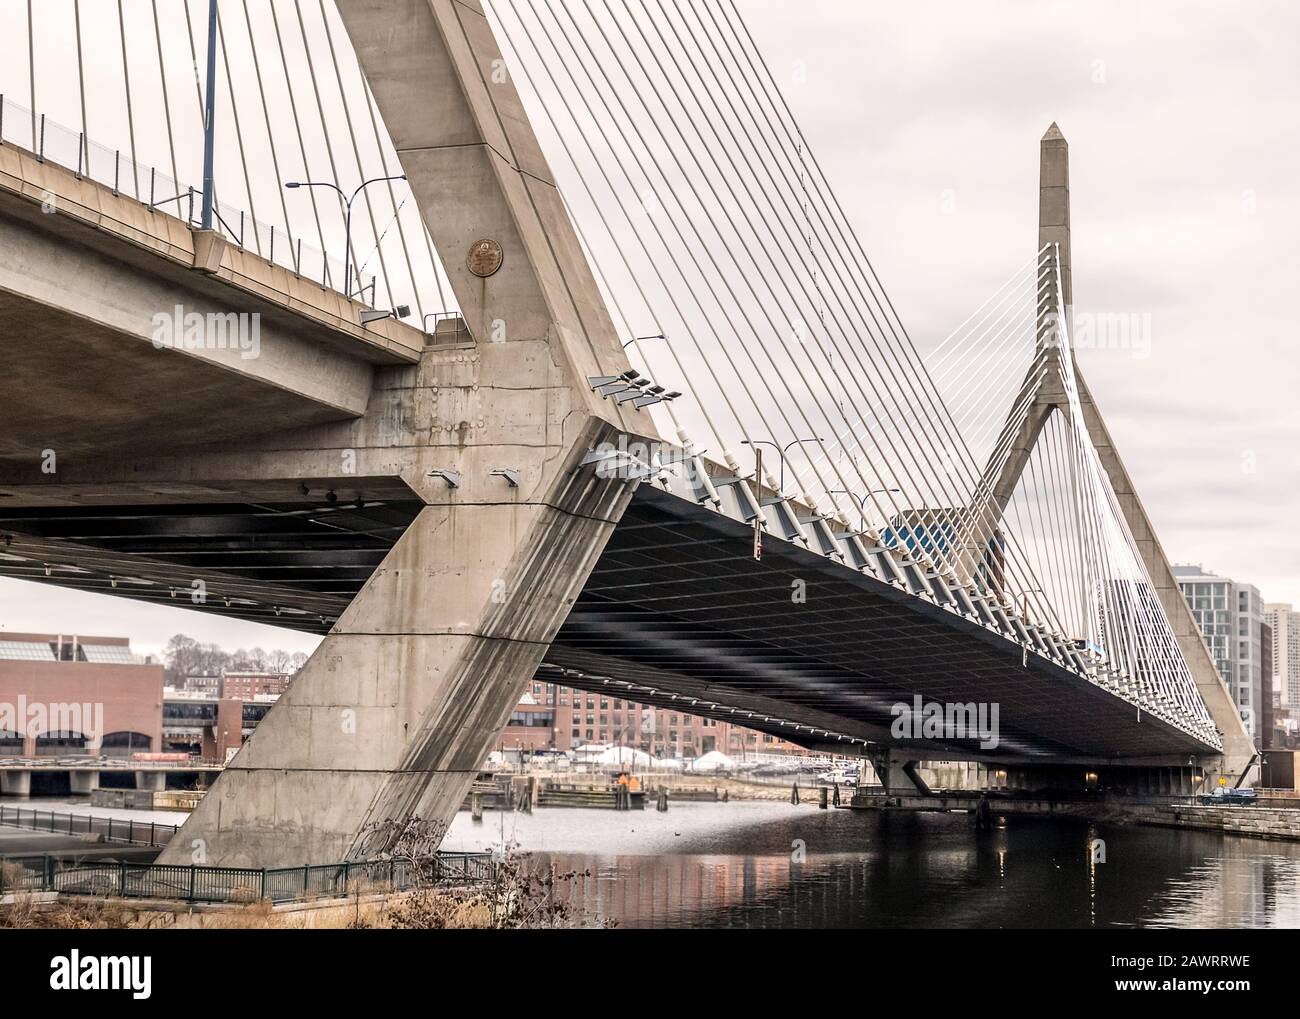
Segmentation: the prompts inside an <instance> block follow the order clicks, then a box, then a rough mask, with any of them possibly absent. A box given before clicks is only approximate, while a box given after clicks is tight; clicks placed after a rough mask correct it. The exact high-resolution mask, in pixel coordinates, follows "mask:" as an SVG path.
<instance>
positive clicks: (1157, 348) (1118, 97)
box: [0, 0, 1300, 651]
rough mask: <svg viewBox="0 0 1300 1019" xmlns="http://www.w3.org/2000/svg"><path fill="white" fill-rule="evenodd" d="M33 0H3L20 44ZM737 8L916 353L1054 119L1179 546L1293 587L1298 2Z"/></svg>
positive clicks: (53, 618)
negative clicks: (1125, 336)
mask: <svg viewBox="0 0 1300 1019" xmlns="http://www.w3.org/2000/svg"><path fill="white" fill-rule="evenodd" d="M277 2H283V0H277ZM20 6H21V5H19V4H17V3H15V2H13V0H3V3H0V15H3V17H4V18H5V19H6V27H7V28H12V29H14V31H10V32H7V33H6V34H7V35H8V36H9V40H10V43H11V44H13V45H14V46H18V45H19V44H21V42H22V33H21V31H18V30H19V29H20V28H21V22H15V23H14V24H12V25H10V24H9V22H10V21H12V19H13V18H14V17H16V14H17V12H19V11H20ZM128 8H130V3H128ZM741 8H742V10H743V11H744V13H745V15H746V19H747V21H748V23H749V25H750V28H751V30H752V31H753V33H754V35H755V37H756V39H757V42H758V44H759V46H760V48H761V49H762V50H763V52H764V53H765V54H766V56H767V58H768V60H769V63H770V64H771V66H772V68H773V71H774V74H775V75H776V77H777V78H778V80H780V81H781V82H782V84H783V87H784V88H785V91H786V95H787V97H788V98H789V100H790V102H791V105H792V106H793V107H794V110H795V113H796V116H797V117H798V119H799V121H800V123H801V125H802V128H803V131H804V134H805V136H806V137H807V138H808V139H809V140H810V142H811V144H812V146H813V148H814V150H815V151H816V153H817V155H818V157H819V158H820V160H821V163H822V165H823V168H824V169H825V171H826V174H827V176H828V177H829V179H830V181H831V183H832V185H833V186H834V187H835V188H836V190H837V192H838V196H839V198H840V200H841V202H842V203H843V205H844V207H845V209H846V211H847V214H848V216H849V218H850V219H851V220H852V222H853V223H854V224H855V226H856V228H857V230H858V233H859V235H860V237H861V238H862V240H863V242H864V244H865V246H866V248H867V251H868V253H869V255H870V256H871V258H872V261H873V264H874V265H875V268H876V270H877V271H878V272H879V274H880V276H881V278H882V280H883V282H884V284H885V286H886V287H888V289H889V293H890V295H891V297H892V299H893V303H894V306H895V307H896V308H897V310H898V313H899V315H900V316H901V318H902V320H903V322H904V323H905V324H906V325H907V327H908V329H909V331H910V333H911V335H912V337H913V339H914V340H915V341H916V343H917V345H918V347H920V348H921V349H922V351H925V350H926V349H928V348H930V347H932V346H934V344H935V343H937V342H938V341H939V340H941V339H942V338H943V337H944V336H946V335H947V334H948V333H949V332H950V331H951V330H952V329H953V328H954V327H955V326H956V325H957V324H958V323H960V322H961V321H962V320H963V319H964V318H965V317H966V316H967V315H968V314H969V313H970V312H971V311H972V310H974V309H975V308H976V307H977V306H978V305H980V303H981V302H982V301H984V299H985V298H986V297H987V296H988V295H989V294H990V293H991V292H992V291H993V290H994V289H995V288H996V287H997V286H998V285H999V284H1001V283H1002V282H1003V281H1004V280H1005V279H1007V277H1008V276H1010V275H1011V273H1012V272H1013V271H1014V270H1015V269H1016V267H1017V266H1019V265H1021V264H1022V263H1023V262H1024V261H1025V259H1026V258H1028V257H1029V256H1030V255H1031V254H1032V253H1033V250H1034V247H1035V241H1036V232H1035V231H1036V216H1037V172H1038V140H1039V138H1040V137H1041V135H1042V134H1043V132H1044V130H1045V129H1046V128H1047V126H1048V124H1050V123H1051V122H1052V121H1056V122H1057V123H1058V124H1059V125H1060V127H1061V130H1062V131H1063V132H1064V134H1065V136H1066V138H1067V139H1068V140H1069V142H1070V146H1071V150H1070V155H1071V187H1072V202H1073V228H1074V229H1073V258H1074V298H1075V309H1076V315H1077V314H1078V313H1079V312H1080V311H1083V312H1089V313H1131V314H1137V315H1139V316H1149V322H1150V333H1149V342H1150V348H1149V351H1147V350H1146V344H1145V342H1144V343H1143V344H1142V345H1141V349H1138V350H1085V351H1081V352H1080V354H1079V360H1080V363H1081V365H1082V368H1083V370H1084V372H1085V373H1086V374H1087V376H1088V379H1089V382H1090V384H1091V388H1092V390H1093V393H1094V396H1095V397H1096V399H1097V401H1098V403H1099V404H1100V405H1101V408H1102V411H1103V414H1104V416H1105V418H1106V420H1107V422H1108V424H1109V426H1110V429H1111V432H1112V435H1113V436H1114V438H1115V441H1116V443H1117V444H1118V446H1119V448H1120V451H1121V453H1122V455H1123V456H1124V458H1125V460H1126V462H1127V465H1128V468H1129V471H1130V473H1131V474H1132V476H1133V478H1134V481H1135V483H1136V485H1137V487H1138V490H1139V492H1140V493H1141V495H1142V498H1143V500H1144V502H1145V503H1146V506H1147V509H1148V512H1149V513H1150V514H1151V516H1152V518H1153V520H1154V522H1155V525H1156V527H1157V530H1158V532H1159V534H1160V537H1161V540H1162V542H1163V544H1164V546H1165V550H1166V552H1167V554H1168V555H1169V557H1170V558H1171V560H1173V561H1175V562H1189V561H1190V562H1197V563H1201V564H1203V565H1204V566H1205V567H1206V568H1207V569H1209V570H1212V571H1214V572H1217V573H1220V574H1223V575H1229V576H1232V577H1233V578H1235V579H1237V580H1239V581H1246V582H1250V583H1254V584H1255V585H1256V586H1258V587H1259V589H1260V591H1261V593H1262V594H1263V595H1264V597H1265V598H1266V599H1268V600H1273V601H1291V602H1295V603H1300V531H1298V530H1297V528H1296V527H1295V526H1294V523H1295V522H1296V521H1297V519H1298V518H1300V494H1298V493H1300V457H1298V456H1297V436H1298V435H1300V401H1297V398H1296V390H1297V386H1298V385H1300V352H1297V342H1296V338H1295V335H1294V333H1295V327H1294V326H1293V325H1290V324H1288V323H1289V320H1290V308H1291V306H1290V302H1289V300H1288V297H1289V296H1290V293H1291V291H1292V289H1293V287H1294V281H1295V280H1296V279H1297V278H1300V256H1298V255H1297V248H1296V244H1295V241H1294V234H1295V231H1296V228H1297V225H1300V119H1298V118H1297V110H1300V70H1297V67H1298V66H1300V62H1298V61H1297V60H1296V59H1295V56H1296V53H1295V49H1296V46H1295V39H1296V38H1297V37H1300V13H1297V11H1296V10H1295V9H1294V8H1292V7H1290V6H1289V5H1286V4H1284V3H1254V4H1251V3H1245V4H1233V5H1227V4H1222V3H1209V2H1206V3H1179V4H1159V5H1155V4H1152V5H1135V4H1132V3H1124V2H1118V0H1115V2H1098V0H1090V2H1087V3H1083V2H1071V3H1066V2H1059V3H1053V2H1035V3H1013V2H1009V0H1006V2H1003V3H998V4H980V5H972V4H968V3H958V2H947V3H938V2H935V3H924V2H922V3H909V4H886V3H875V2H872V3H868V2H862V0H809V2H807V3H804V4H800V5H798V6H797V7H796V6H792V5H791V4H789V3H787V2H784V0H782V2H775V0H743V2H742V3H741ZM142 9H143V8H142ZM192 9H193V10H194V11H198V10H199V8H198V7H192ZM15 40H16V41H15ZM184 55H185V57H186V59H188V51H186V53H185V54H184ZM7 87H8V88H9V94H11V95H12V94H15V89H14V87H13V86H12V85H10V86H7ZM189 88H190V90H191V94H192V91H193V85H192V82H191V84H190V86H189ZM63 98H64V99H65V100H66V99H68V98H69V97H68V96H67V95H65V96H64V97H63ZM64 120H65V121H66V122H68V123H75V120H74V119H73V112H72V110H71V109H68V110H67V111H66V112H65V114H64ZM268 204H269V203H268ZM264 218H265V217H264ZM1144 353H1145V354H1146V356H1142V355H1143V354H1144ZM0 626H3V628H5V629H8V630H38V631H51V632H59V631H63V632H73V631H76V632H79V633H92V632H93V633H101V634H122V635H127V636H130V637H131V638H132V639H133V642H134V644H135V645H136V647H137V649H140V650H144V651H156V650H158V649H159V648H160V647H161V646H162V644H163V643H165V641H166V639H167V638H168V637H169V636H170V635H171V634H172V633H175V632H178V631H183V632H186V633H189V634H190V635H192V636H194V637H197V638H199V639H202V640H212V641H216V642H219V643H222V644H225V645H228V646H230V647H232V648H233V647H235V646H250V645H253V644H259V645H261V646H263V647H268V648H269V647H277V646H278V647H284V648H286V649H288V650H311V649H312V647H314V645H315V643H316V641H315V639H314V638H309V637H304V636H301V635H297V634H294V633H292V632H291V631H282V630H275V629H272V628H269V627H263V626H258V625H253V624H243V623H238V622H233V621H228V620H223V619H220V618H218V617H215V616H208V615H204V614H199V613H194V612H188V611H184V610H179V609H170V608H152V607H146V606H138V605H135V604H133V603H131V602H128V601H125V600H121V599H111V598H104V597H98V596H91V595H79V594H68V593H63V592H59V591H57V590H56V589H53V588H47V587H44V586H41V585H29V584H20V583H16V582H3V581H0Z"/></svg>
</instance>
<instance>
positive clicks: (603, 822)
mask: <svg viewBox="0 0 1300 1019" xmlns="http://www.w3.org/2000/svg"><path fill="white" fill-rule="evenodd" d="M23 806H28V807H37V808H39V809H42V810H55V811H68V810H72V811H76V812H78V813H94V814H97V815H101V816H105V815H110V814H111V815H113V816H114V817H119V818H122V819H126V818H134V819H135V820H136V821H137V822H145V823H147V822H148V821H150V820H157V821H159V822H163V823H168V824H177V823H179V822H181V821H183V820H184V818H185V815H184V814H181V813H178V812H175V811H129V810H109V809H104V808H94V809H92V808H91V807H90V806H89V804H88V803H87V802H86V801H85V800H84V799H80V800H47V799H42V800H33V801H31V802H30V803H26V804H23ZM1227 809H1231V808H1227ZM1240 809H1248V808H1240ZM1098 838H1099V839H1101V840H1102V842H1103V843H1104V849H1105V862H1104V863H1093V862H1092V854H1091V853H1090V851H1089V847H1090V846H1091V845H1092V843H1093V840H1094V839H1098ZM503 845H509V846H511V847H512V848H514V849H517V850H519V851H521V852H525V853H528V854H530V856H531V858H532V859H533V860H535V861H536V862H537V863H538V865H540V866H548V867H549V865H550V864H551V863H554V864H555V867H556V872H557V873H558V874H561V875H563V874H566V873H574V875H575V876H574V877H572V878H570V879H566V880H562V881H561V883H560V888H561V889H562V892H563V894H565V895H566V896H567V898H568V901H569V903H570V905H571V907H572V908H573V910H574V911H575V912H578V911H581V913H582V914H584V915H585V916H587V917H589V918H595V917H600V918H603V919H606V920H612V921H615V922H617V924H618V925H619V926H622V927H1017V928H1024V927H1047V928H1055V927H1136V926H1141V927H1212V928H1217V927H1300V844H1293V843H1284V842H1266V841H1263V840H1259V839H1247V838H1241V837H1234V836H1225V835H1215V834H1211V833H1208V832H1190V831H1177V830H1174V829H1170V828H1150V827H1138V826H1116V825H1104V824H1102V825H1092V824H1089V823H1087V822H1084V821H1075V820H1070V819H1063V818H1055V819H1040V818H1024V817H1008V818H1005V819H998V826H997V827H996V829H995V830H993V831H988V832H976V831H975V828H974V825H973V823H972V820H971V817H970V815H967V814H940V813H926V814H913V813H884V814H882V813H876V812H867V811H851V810H834V809H832V810H818V809H817V808H816V806H812V805H808V804H807V803H805V804H803V805H800V806H793V805H791V804H789V803H780V802H766V803H754V802H731V803H674V804H673V805H672V806H671V808H670V809H669V810H668V812H667V813H663V814H661V813H658V812H657V811H655V810H654V809H653V808H651V809H647V810H644V811H642V810H634V811H627V812H615V811H612V810H583V809H563V808H556V807H553V808H549V809H547V808H539V809H538V810H537V811H536V812H535V813H533V814H531V815H530V814H518V813H501V812H495V811H490V810H489V811H487V812H486V813H485V815H484V819H483V820H482V821H481V822H475V821H473V820H472V818H471V817H470V815H469V813H468V812H465V811H462V812H461V813H460V814H458V815H457V816H456V819H455V821H454V822H453V823H452V826H451V830H450V831H449V832H448V835H447V838H446V839H445V840H444V842H443V848H444V849H449V850H500V849H501V847H502V846H503Z"/></svg>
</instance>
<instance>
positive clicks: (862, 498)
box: [827, 488, 902, 534]
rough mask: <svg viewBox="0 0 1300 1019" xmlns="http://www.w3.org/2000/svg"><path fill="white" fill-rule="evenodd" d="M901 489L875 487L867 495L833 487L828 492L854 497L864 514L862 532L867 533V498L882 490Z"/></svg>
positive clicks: (896, 489)
mask: <svg viewBox="0 0 1300 1019" xmlns="http://www.w3.org/2000/svg"><path fill="white" fill-rule="evenodd" d="M901 491H902V489H901V488H873V489H872V490H871V491H869V492H867V494H866V495H854V494H853V493H852V492H850V491H849V490H848V489H847V488H832V489H831V490H830V492H829V493H827V494H829V495H839V494H843V495H847V496H848V497H849V498H850V499H852V500H853V501H854V502H855V503H857V504H858V512H859V513H860V514H861V515H862V532H863V533H864V534H865V533H866V530H867V500H868V499H870V498H871V497H872V496H873V495H878V494H880V493H881V492H901Z"/></svg>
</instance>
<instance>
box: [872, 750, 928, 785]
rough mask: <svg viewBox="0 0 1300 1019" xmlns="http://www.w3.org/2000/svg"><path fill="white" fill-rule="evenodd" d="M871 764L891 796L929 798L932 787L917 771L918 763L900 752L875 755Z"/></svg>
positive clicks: (891, 751) (893, 751)
mask: <svg viewBox="0 0 1300 1019" xmlns="http://www.w3.org/2000/svg"><path fill="white" fill-rule="evenodd" d="M871 764H872V766H873V767H874V768H875V769H876V775H877V776H878V777H879V778H880V784H881V785H882V786H884V787H885V792H886V793H888V794H889V795H890V796H929V795H930V787H929V786H928V785H926V783H925V780H924V779H922V778H921V776H920V774H919V772H918V771H917V761H916V760H915V759H914V758H913V757H911V756H910V755H909V754H907V753H906V752H903V751H898V750H886V751H883V752H881V753H878V754H873V755H872V757H871Z"/></svg>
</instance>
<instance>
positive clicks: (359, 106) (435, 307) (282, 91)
mask: <svg viewBox="0 0 1300 1019" xmlns="http://www.w3.org/2000/svg"><path fill="white" fill-rule="evenodd" d="M218 10H219V18H218V22H217V32H216V36H217V62H216V72H217V75H216V78H217V80H216V89H215V90H214V92H215V100H216V109H217V116H216V120H215V125H216V126H215V136H216V146H215V153H216V160H215V173H214V181H215V187H214V192H215V195H216V219H215V221H214V227H215V228H216V229H219V230H221V231H222V232H224V233H225V234H226V235H227V236H228V237H229V238H230V239H231V240H233V241H234V242H236V243H237V244H239V245H240V246H241V247H244V248H246V249H248V250H250V251H255V252H256V253H257V254H259V255H261V256H263V257H264V258H268V259H270V260H271V261H273V262H276V263H277V264H279V265H282V266H284V267H286V268H288V269H291V270H293V271H294V272H296V273H297V274H298V275H300V276H303V277H306V278H309V279H313V280H316V281H317V282H320V283H321V284H322V285H323V286H327V287H330V288H332V289H335V290H338V291H340V292H344V293H348V294H350V295H351V296H354V297H357V298H358V299H360V300H364V301H366V302H368V303H370V304H371V305H374V304H380V305H383V306H385V307H389V308H396V307H397V306H398V305H402V304H404V305H408V306H410V307H411V308H412V309H413V311H414V312H415V313H416V314H418V315H419V316H420V319H421V321H422V322H423V320H424V317H425V316H432V315H443V314H448V313H451V312H453V311H455V309H456V304H455V299H454V298H453V297H452V294H451V287H450V285H449V283H448V282H447V278H446V274H445V272H444V271H443V269H442V265H441V262H440V260H439V259H438V257H437V254H436V252H435V249H434V247H433V244H432V242H431V240H430V238H429V235H428V232H427V231H426V229H425V226H424V222H423V220H422V219H421V218H420V212H419V210H418V209H417V208H416V205H415V200H414V199H413V198H412V197H411V196H410V192H409V190H408V189H407V187H406V184H405V182H403V181H400V180H396V181H393V180H380V181H378V182H377V183H375V184H372V185H370V186H368V187H366V188H365V189H364V190H362V192H361V193H360V194H359V195H358V197H357V199H356V201H355V202H354V203H353V208H352V217H351V231H350V235H349V234H348V232H347V229H346V226H347V208H346V203H345V196H351V195H352V193H353V191H354V190H355V189H356V188H357V187H358V186H359V185H361V184H362V183H363V182H365V181H367V180H372V179H375V178H383V177H389V176H397V175H400V174H401V172H402V171H401V166H400V164H399V161H398V159H397V154H396V152H395V151H394V149H393V146H392V142H391V140H390V138H389V136H388V133H387V131H386V130H385V129H384V126H383V122H382V121H381V119H380V117H379V113H378V110H377V109H376V107H375V104H374V101H373V98H372V96H371V94H370V90H369V88H368V86H367V84H366V82H365V79H364V77H363V76H362V74H361V71H360V68H359V66H358V63H357V59H356V55H355V54H354V52H353V50H352V46H351V44H350V43H349V41H348V37H347V33H346V31H345V30H344V27H343V24H342V21H341V20H340V18H339V14H338V10H337V8H336V7H335V5H334V3H333V2H332V0H330V2H327V0H223V2H222V3H221V4H219V5H218ZM0 24H4V25H6V26H13V27H14V28H19V26H21V28H20V29H19V30H17V31H12V32H7V33H5V34H4V35H3V37H0V110H2V112H0V134H2V137H3V140H4V141H5V142H6V143H8V144H11V145H16V146H20V147H22V148H25V149H28V150H29V151H32V152H35V153H38V154H40V155H41V157H42V158H44V159H47V160H51V161H53V162H57V163H60V164H61V165H63V166H66V167H68V168H69V169H72V170H75V171H77V172H78V173H80V174H82V175H84V176H86V177H89V178H91V179H92V180H96V181H98V182H100V183H102V184H106V185H109V186H111V187H113V188H114V189H115V190H117V191H120V192H122V193H123V194H127V195H130V196H132V197H133V198H136V199H138V200H139V201H141V202H144V203H146V204H148V205H150V206H151V207H154V208H158V209H161V210H162V211H164V212H167V213H170V214H172V215H176V216H178V217H180V218H182V219H186V220H188V221H191V222H193V221H195V220H196V218H197V216H198V212H199V209H200V207H201V197H202V189H203V134H204V125H205V122H206V114H205V109H204V107H205V103H204V96H205V90H206V88H207V83H206V81H205V80H203V79H204V74H203V71H202V69H203V68H204V67H205V65H206V53H207V41H208V4H207V0H163V2H159V0H0ZM291 182H292V183H300V184H307V183H310V184H312V185H313V186H311V187H302V188H298V189H293V190H290V189H286V188H285V187H284V185H285V184H286V183H291ZM335 189H338V190H335ZM339 192H342V194H340V193H339ZM349 240H350V248H351V250H350V252H347V255H348V257H345V251H347V248H348V242H349ZM345 264H348V265H349V270H348V272H347V276H348V279H347V281H346V282H345V281H344V268H345Z"/></svg>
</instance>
